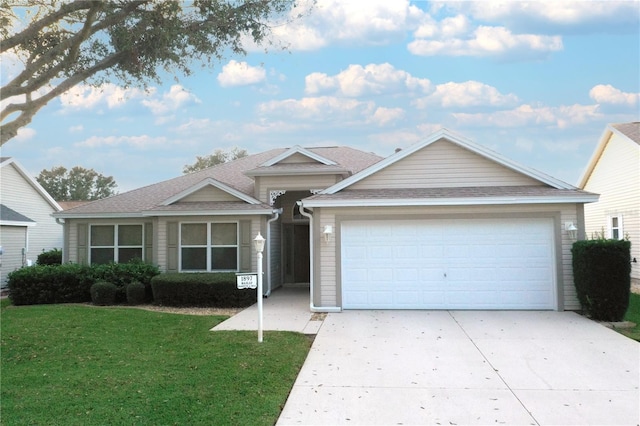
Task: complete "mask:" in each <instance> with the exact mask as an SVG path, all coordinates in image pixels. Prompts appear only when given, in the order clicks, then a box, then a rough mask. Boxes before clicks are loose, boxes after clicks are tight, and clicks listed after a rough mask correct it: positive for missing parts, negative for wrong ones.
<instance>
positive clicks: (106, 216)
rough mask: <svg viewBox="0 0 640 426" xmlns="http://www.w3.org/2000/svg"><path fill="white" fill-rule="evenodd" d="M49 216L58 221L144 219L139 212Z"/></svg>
mask: <svg viewBox="0 0 640 426" xmlns="http://www.w3.org/2000/svg"><path fill="white" fill-rule="evenodd" d="M51 216H53V217H56V218H60V219H120V218H140V217H144V216H143V215H142V213H141V212H130V213H65V212H64V211H61V212H59V213H53V214H52V215H51Z"/></svg>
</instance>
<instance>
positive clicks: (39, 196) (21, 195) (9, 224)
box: [0, 157, 63, 287]
mask: <svg viewBox="0 0 640 426" xmlns="http://www.w3.org/2000/svg"><path fill="white" fill-rule="evenodd" d="M61 210H62V208H61V207H60V205H58V203H56V202H55V201H54V200H53V198H51V196H50V195H49V193H48V192H47V191H46V190H45V189H44V188H43V187H42V186H41V185H40V184H39V183H38V182H37V181H36V180H35V179H34V178H33V177H31V175H29V173H28V172H27V171H26V170H25V169H24V167H22V166H21V165H20V164H19V163H18V162H17V161H16V160H15V159H14V158H11V157H1V158H0V287H4V286H6V280H7V275H8V274H9V273H10V272H12V271H14V270H15V269H18V268H21V267H23V266H26V265H28V264H33V263H35V262H36V260H37V257H38V255H39V254H40V253H42V252H43V251H49V250H52V249H56V248H57V249H61V248H62V243H63V242H62V226H61V225H60V224H59V223H57V222H56V219H54V218H53V217H52V216H51V215H52V213H55V212H59V211H61Z"/></svg>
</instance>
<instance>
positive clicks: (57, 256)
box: [36, 249, 62, 265]
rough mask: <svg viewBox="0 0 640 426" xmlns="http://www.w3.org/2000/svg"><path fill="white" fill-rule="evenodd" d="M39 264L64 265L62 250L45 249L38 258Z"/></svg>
mask: <svg viewBox="0 0 640 426" xmlns="http://www.w3.org/2000/svg"><path fill="white" fill-rule="evenodd" d="M36 263H37V264H38V265H62V250H58V249H53V250H49V251H43V252H42V253H40V254H39V255H38V259H37V260H36Z"/></svg>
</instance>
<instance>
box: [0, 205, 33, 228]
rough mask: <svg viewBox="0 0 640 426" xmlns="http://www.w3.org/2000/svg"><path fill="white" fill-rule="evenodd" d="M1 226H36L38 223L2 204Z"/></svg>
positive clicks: (0, 210) (0, 209)
mask: <svg viewBox="0 0 640 426" xmlns="http://www.w3.org/2000/svg"><path fill="white" fill-rule="evenodd" d="M0 225H3V226H35V225H36V222H35V221H33V220H31V219H29V218H28V217H27V216H25V215H23V214H20V213H18V212H17V211H15V210H13V209H11V208H9V207H7V206H5V205H4V204H0Z"/></svg>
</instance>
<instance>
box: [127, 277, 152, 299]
mask: <svg viewBox="0 0 640 426" xmlns="http://www.w3.org/2000/svg"><path fill="white" fill-rule="evenodd" d="M146 299H147V296H146V289H145V286H144V284H142V283H141V282H140V281H134V282H132V283H131V284H129V285H128V286H127V303H128V304H130V305H142V304H143V303H144V302H145V301H146Z"/></svg>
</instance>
